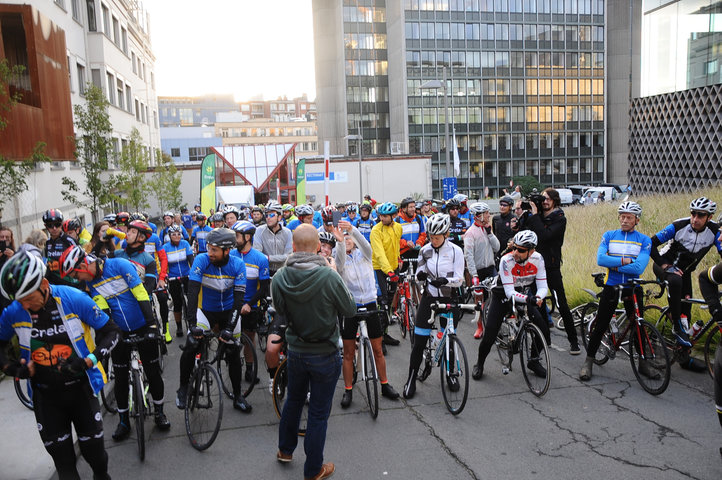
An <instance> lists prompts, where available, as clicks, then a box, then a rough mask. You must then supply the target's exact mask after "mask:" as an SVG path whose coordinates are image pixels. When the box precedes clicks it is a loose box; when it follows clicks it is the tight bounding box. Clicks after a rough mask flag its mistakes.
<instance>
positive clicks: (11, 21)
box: [0, 13, 40, 107]
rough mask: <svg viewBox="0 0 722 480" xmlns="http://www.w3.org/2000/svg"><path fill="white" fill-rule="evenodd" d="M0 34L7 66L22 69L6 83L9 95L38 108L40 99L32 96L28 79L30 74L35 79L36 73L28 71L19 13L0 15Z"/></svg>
mask: <svg viewBox="0 0 722 480" xmlns="http://www.w3.org/2000/svg"><path fill="white" fill-rule="evenodd" d="M0 32H2V39H1V40H0V45H1V46H2V49H4V56H5V58H6V59H7V62H8V66H9V67H14V66H16V65H17V66H21V67H23V70H22V72H20V73H19V74H18V75H16V76H14V77H12V78H10V79H9V81H8V86H9V90H10V95H16V94H17V95H20V103H24V104H26V105H33V106H36V107H39V106H40V98H39V97H37V95H35V94H33V85H32V81H31V78H30V77H31V74H32V76H33V77H37V71H34V72H31V71H30V61H29V56H28V45H27V40H26V37H25V27H24V26H23V17H22V15H21V14H19V13H5V14H2V15H0ZM1 51H2V50H0V52H1ZM0 57H2V55H0Z"/></svg>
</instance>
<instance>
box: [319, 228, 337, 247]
mask: <svg viewBox="0 0 722 480" xmlns="http://www.w3.org/2000/svg"><path fill="white" fill-rule="evenodd" d="M318 239H319V240H320V241H321V243H327V244H329V245H331V248H333V247H335V246H336V237H334V236H333V233H329V232H319V233H318Z"/></svg>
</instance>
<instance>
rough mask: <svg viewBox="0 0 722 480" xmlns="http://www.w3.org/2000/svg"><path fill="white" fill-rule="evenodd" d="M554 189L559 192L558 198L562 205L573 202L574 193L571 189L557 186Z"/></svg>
mask: <svg viewBox="0 0 722 480" xmlns="http://www.w3.org/2000/svg"><path fill="white" fill-rule="evenodd" d="M556 191H557V192H559V200H560V201H561V204H562V205H571V204H572V203H573V200H574V195H573V194H572V191H571V190H569V189H568V188H557V189H556Z"/></svg>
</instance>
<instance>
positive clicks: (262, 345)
mask: <svg viewBox="0 0 722 480" xmlns="http://www.w3.org/2000/svg"><path fill="white" fill-rule="evenodd" d="M264 318H265V317H264ZM268 327H269V326H268V325H264V326H262V327H260V328H259V329H258V330H257V331H256V337H257V338H258V349H259V350H260V351H261V352H263V353H266V347H267V346H268Z"/></svg>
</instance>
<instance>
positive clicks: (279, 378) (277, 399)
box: [273, 358, 308, 437]
mask: <svg viewBox="0 0 722 480" xmlns="http://www.w3.org/2000/svg"><path fill="white" fill-rule="evenodd" d="M287 387H288V364H287V359H285V358H284V359H283V361H282V362H281V364H280V365H279V366H278V369H277V370H276V375H274V377H273V409H274V410H275V411H276V415H278V418H279V419H280V418H281V414H282V413H283V402H284V400H285V398H286V389H287ZM307 424H308V395H307V396H306V401H305V402H304V404H303V410H302V411H301V421H300V422H299V423H298V436H299V437H303V436H304V435H306V425H307Z"/></svg>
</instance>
